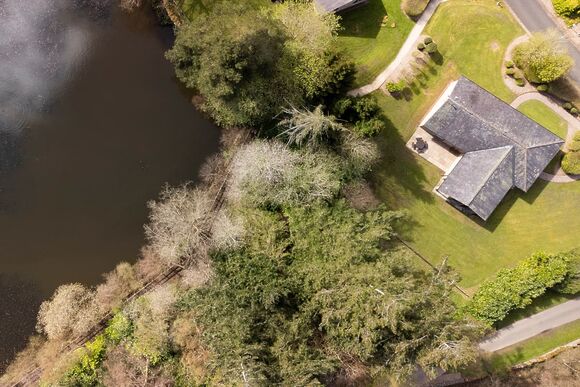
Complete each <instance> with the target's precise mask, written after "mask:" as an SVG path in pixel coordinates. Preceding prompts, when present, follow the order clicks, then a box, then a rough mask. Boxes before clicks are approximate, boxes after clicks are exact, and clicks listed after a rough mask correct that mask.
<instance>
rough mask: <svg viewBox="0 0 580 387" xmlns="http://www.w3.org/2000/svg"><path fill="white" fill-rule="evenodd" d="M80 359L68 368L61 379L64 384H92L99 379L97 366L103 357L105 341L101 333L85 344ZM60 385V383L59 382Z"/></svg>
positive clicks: (98, 366)
mask: <svg viewBox="0 0 580 387" xmlns="http://www.w3.org/2000/svg"><path fill="white" fill-rule="evenodd" d="M83 350H84V354H83V355H82V357H81V358H80V361H79V362H78V363H77V364H76V365H75V366H74V367H73V368H72V369H71V370H69V371H68V372H67V373H66V374H65V376H64V380H63V381H62V383H63V384H62V385H65V386H93V385H96V384H97V382H98V379H99V368H100V365H101V362H102V361H103V358H104V357H105V350H106V343H105V337H104V336H103V335H99V336H97V337H96V338H95V339H94V340H93V341H91V342H88V343H87V344H85V348H84V349H83ZM59 385H60V384H59Z"/></svg>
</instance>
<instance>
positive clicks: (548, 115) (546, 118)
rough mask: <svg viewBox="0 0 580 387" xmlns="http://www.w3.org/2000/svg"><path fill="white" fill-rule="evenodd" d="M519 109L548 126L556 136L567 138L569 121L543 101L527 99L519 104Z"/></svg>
mask: <svg viewBox="0 0 580 387" xmlns="http://www.w3.org/2000/svg"><path fill="white" fill-rule="evenodd" d="M518 110H519V111H520V112H522V113H524V114H525V115H526V116H528V117H530V118H531V119H532V120H534V121H536V122H537V123H538V124H540V125H542V126H544V127H546V128H548V129H549V130H550V131H551V132H552V133H554V134H555V135H556V136H558V137H560V138H562V139H564V140H565V139H566V135H567V134H568V123H567V122H566V121H564V120H563V119H562V118H561V117H560V116H559V115H558V114H557V113H556V112H554V111H553V110H552V109H550V108H549V107H548V106H546V105H545V104H544V103H543V102H540V101H533V100H532V101H526V102H524V103H523V104H521V105H520V106H518Z"/></svg>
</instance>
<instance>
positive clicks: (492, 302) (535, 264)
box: [465, 253, 571, 326]
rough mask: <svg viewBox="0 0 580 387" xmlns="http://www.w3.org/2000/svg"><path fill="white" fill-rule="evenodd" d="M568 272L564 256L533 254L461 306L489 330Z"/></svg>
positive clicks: (563, 277) (490, 281) (501, 271)
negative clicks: (489, 327) (487, 326)
mask: <svg viewBox="0 0 580 387" xmlns="http://www.w3.org/2000/svg"><path fill="white" fill-rule="evenodd" d="M570 270H571V269H570V266H569V261H568V258H567V257H566V256H565V255H564V254H557V255H548V254H545V253H537V254H534V255H532V256H531V257H529V258H527V259H524V260H523V261H521V262H520V263H519V264H518V265H517V266H516V267H514V268H511V269H502V270H500V271H499V272H498V273H497V276H496V278H494V279H492V280H488V281H486V282H484V283H483V284H482V285H481V286H480V288H479V289H478V290H477V292H476V293H475V295H474V296H473V298H472V299H471V300H470V301H469V302H468V303H467V305H466V306H465V311H466V312H467V313H469V314H470V315H472V316H473V317H475V318H476V319H478V320H480V321H482V322H484V323H486V324H488V325H490V326H491V325H493V324H494V323H496V322H498V321H501V320H503V319H504V318H505V317H506V316H507V315H508V313H509V312H511V311H512V310H514V309H520V308H524V307H525V306H527V305H529V304H530V303H531V302H532V300H533V299H534V298H536V297H539V296H541V295H542V294H544V292H545V291H546V290H547V289H549V288H551V287H553V286H554V285H556V284H559V283H561V282H563V281H564V280H565V279H566V277H567V276H568V275H569V273H570Z"/></svg>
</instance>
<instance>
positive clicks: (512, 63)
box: [505, 60, 514, 69]
mask: <svg viewBox="0 0 580 387" xmlns="http://www.w3.org/2000/svg"><path fill="white" fill-rule="evenodd" d="M505 67H507V68H508V69H511V68H513V67H514V62H513V61H511V60H508V61H507V62H505Z"/></svg>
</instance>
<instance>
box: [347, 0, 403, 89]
mask: <svg viewBox="0 0 580 387" xmlns="http://www.w3.org/2000/svg"><path fill="white" fill-rule="evenodd" d="M386 15H388V20H387V21H386V25H385V26H383V27H382V26H381V23H382V21H383V18H384V17H385V16H386ZM341 18H342V20H341V25H342V27H343V30H342V31H341V32H340V34H339V37H338V45H339V47H341V48H342V49H343V50H344V51H345V52H346V54H347V55H349V56H350V57H351V58H352V60H354V62H355V64H356V67H357V75H356V78H355V84H354V86H355V87H358V86H362V85H365V84H367V83H370V82H372V80H373V79H374V78H375V77H376V76H377V75H379V74H380V73H381V71H382V70H383V69H385V68H386V67H387V66H388V65H389V63H391V61H392V60H393V59H394V58H395V56H397V53H398V52H399V49H400V48H401V46H402V45H403V43H404V42H405V39H406V38H407V36H408V35H409V32H410V31H411V29H412V28H413V25H414V22H413V21H412V20H411V19H409V18H408V17H407V16H406V15H405V14H404V13H403V11H401V1H400V0H370V1H369V3H368V4H367V5H364V6H362V7H360V8H357V9H355V10H352V11H350V12H348V13H345V14H343V15H341ZM392 23H394V25H395V27H394V28H393V27H391V25H392Z"/></svg>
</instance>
